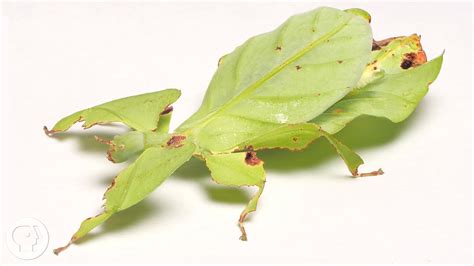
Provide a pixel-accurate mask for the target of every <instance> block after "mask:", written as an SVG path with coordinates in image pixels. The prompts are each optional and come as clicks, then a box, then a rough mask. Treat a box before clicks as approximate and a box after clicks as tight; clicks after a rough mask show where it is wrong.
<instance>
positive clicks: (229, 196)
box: [203, 185, 250, 205]
mask: <svg viewBox="0 0 474 266" xmlns="http://www.w3.org/2000/svg"><path fill="white" fill-rule="evenodd" d="M203 187H204V190H205V191H206V193H207V196H208V197H209V198H210V199H211V200H213V201H217V202H221V203H228V204H239V205H243V204H247V203H248V202H249V201H250V197H249V195H248V194H247V193H246V191H244V190H242V189H241V188H237V187H225V186H220V185H205V186H203Z"/></svg>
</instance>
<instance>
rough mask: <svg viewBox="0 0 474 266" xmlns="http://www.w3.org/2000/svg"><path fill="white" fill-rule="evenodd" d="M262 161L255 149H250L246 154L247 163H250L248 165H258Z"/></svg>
mask: <svg viewBox="0 0 474 266" xmlns="http://www.w3.org/2000/svg"><path fill="white" fill-rule="evenodd" d="M261 162H262V160H260V159H259V158H258V157H257V153H256V152H254V151H248V152H247V153H246V154H245V163H246V164H248V165H251V166H255V165H258V164H260V163H261Z"/></svg>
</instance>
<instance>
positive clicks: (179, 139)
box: [166, 135, 186, 148]
mask: <svg viewBox="0 0 474 266" xmlns="http://www.w3.org/2000/svg"><path fill="white" fill-rule="evenodd" d="M185 139H186V136H182V135H175V136H172V137H171V138H170V139H169V140H168V141H167V142H166V145H168V147H170V148H179V147H181V146H183V141H184V140H185Z"/></svg>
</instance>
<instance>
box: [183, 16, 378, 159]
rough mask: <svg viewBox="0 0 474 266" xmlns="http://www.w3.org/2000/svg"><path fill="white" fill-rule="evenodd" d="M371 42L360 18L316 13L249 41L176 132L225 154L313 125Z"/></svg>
mask: <svg viewBox="0 0 474 266" xmlns="http://www.w3.org/2000/svg"><path fill="white" fill-rule="evenodd" d="M371 42H372V35H371V30H370V27H369V25H368V22H367V21H366V20H364V19H363V18H361V17H359V16H357V15H353V14H350V13H347V12H344V11H340V10H337V9H332V8H319V9H316V10H313V11H310V12H307V13H303V14H300V15H296V16H293V17H291V18H290V19H288V21H286V22H285V23H284V24H283V25H281V26H280V27H279V28H277V29H276V30H275V31H272V32H269V33H266V34H262V35H258V36H256V37H254V38H251V39H250V40H248V41H247V42H245V43H244V44H243V45H241V46H240V47H238V48H237V49H236V50H235V51H234V52H232V53H231V54H228V55H226V56H225V57H224V58H223V59H221V63H220V66H219V68H218V70H217V72H216V74H215V75H214V77H213V79H212V81H211V84H210V86H209V88H208V91H207V93H206V96H205V98H204V102H203V104H202V107H201V108H200V110H198V112H197V113H196V114H195V115H193V116H192V117H191V118H190V119H189V120H188V121H187V122H185V123H184V124H183V125H182V126H181V127H180V128H179V129H178V132H187V133H189V132H191V131H192V132H193V135H194V137H193V140H194V141H195V143H196V144H197V145H198V146H200V147H202V148H204V149H208V150H212V151H230V150H232V149H234V148H235V147H236V146H237V145H238V144H240V143H242V142H243V141H245V140H247V139H249V138H253V137H256V136H258V134H259V133H261V132H263V131H269V130H273V129H275V128H278V127H279V126H280V125H281V124H285V123H300V122H305V121H308V120H310V119H313V118H314V117H316V116H317V115H319V114H320V113H322V112H324V111H325V110H326V109H327V108H329V107H330V106H331V105H333V104H334V103H335V102H337V101H338V100H340V99H341V98H342V97H344V96H345V95H346V94H347V93H348V92H349V91H350V90H351V88H352V87H354V86H355V84H356V83H357V81H358V80H359V78H360V76H361V73H362V71H363V69H364V67H365V66H366V64H367V62H369V59H370V58H369V57H370V49H371Z"/></svg>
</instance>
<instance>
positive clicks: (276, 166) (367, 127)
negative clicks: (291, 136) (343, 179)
mask: <svg viewBox="0 0 474 266" xmlns="http://www.w3.org/2000/svg"><path fill="white" fill-rule="evenodd" d="M413 120H416V114H414V115H413V116H412V117H410V118H409V119H407V120H406V121H404V122H402V123H398V124H395V123H392V122H390V121H389V120H387V119H385V118H378V117H371V116H361V117H359V118H357V119H355V120H354V121H353V122H352V123H350V124H349V125H347V126H346V128H344V129H343V130H342V131H341V132H339V133H337V134H336V137H337V138H338V139H339V140H340V141H341V142H343V143H344V144H345V145H347V146H349V147H350V148H352V149H354V150H355V151H356V152H360V151H362V150H364V149H367V148H372V147H381V146H383V145H385V144H388V143H390V142H392V141H393V140H395V139H396V138H397V137H398V136H399V135H400V134H402V132H403V131H404V130H405V129H406V128H407V127H409V125H410V124H411V123H412V121H413ZM259 157H260V158H262V159H263V160H264V161H265V168H266V169H269V170H276V171H280V172H289V171H293V170H298V169H304V168H316V167H318V166H319V165H321V164H323V163H325V162H327V161H328V160H332V159H335V158H337V157H338V155H337V154H336V152H335V151H334V149H333V147H332V146H331V145H330V144H329V143H328V142H327V141H326V140H324V139H323V138H320V139H318V140H316V142H315V143H313V144H311V145H310V146H309V147H308V148H307V149H305V150H303V151H299V152H290V151H287V150H265V151H261V152H260V153H259Z"/></svg>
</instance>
